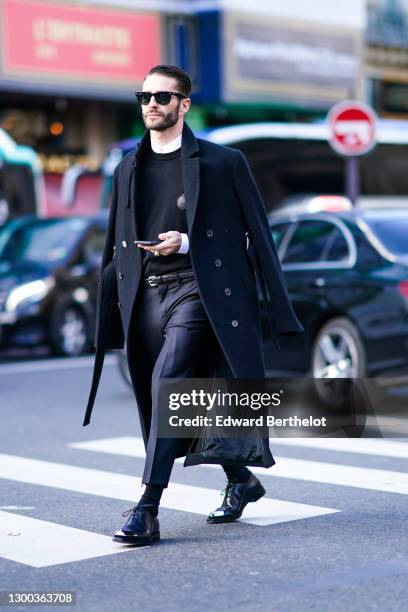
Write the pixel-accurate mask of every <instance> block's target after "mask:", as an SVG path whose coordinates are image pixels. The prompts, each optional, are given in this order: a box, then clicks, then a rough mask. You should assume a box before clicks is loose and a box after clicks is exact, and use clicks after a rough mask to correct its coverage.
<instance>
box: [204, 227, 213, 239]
mask: <svg viewBox="0 0 408 612" xmlns="http://www.w3.org/2000/svg"><path fill="white" fill-rule="evenodd" d="M206 234H207V236H208V238H212V237H213V236H214V230H212V229H208V230H207V231H206Z"/></svg>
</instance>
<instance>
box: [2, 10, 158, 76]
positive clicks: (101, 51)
mask: <svg viewBox="0 0 408 612" xmlns="http://www.w3.org/2000/svg"><path fill="white" fill-rule="evenodd" d="M0 5H1V7H2V14H1V24H2V28H3V31H2V32H1V33H0V39H1V46H2V57H3V73H4V74H5V75H10V76H12V77H26V78H27V79H30V80H37V79H41V80H44V79H47V80H48V79H53V80H55V79H58V80H59V81H65V82H67V81H71V82H72V81H75V82H85V84H86V83H89V84H92V83H94V84H95V83H105V84H106V85H107V87H109V88H115V87H123V85H124V84H132V85H134V84H135V83H137V82H140V81H141V80H142V78H143V77H144V75H145V74H146V72H147V70H148V69H149V68H151V67H152V66H154V65H155V64H159V63H160V62H161V59H162V49H161V27H160V17H159V15H157V14H153V13H135V12H131V11H123V10H112V9H102V8H93V7H89V6H78V5H77V4H76V5H70V4H64V3H58V4H57V3H52V2H50V3H48V2H37V1H36V0H2V2H1V3H0Z"/></svg>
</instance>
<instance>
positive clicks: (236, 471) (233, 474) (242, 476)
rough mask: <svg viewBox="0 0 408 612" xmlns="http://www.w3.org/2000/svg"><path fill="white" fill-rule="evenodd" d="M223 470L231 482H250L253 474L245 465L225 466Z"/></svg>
mask: <svg viewBox="0 0 408 612" xmlns="http://www.w3.org/2000/svg"><path fill="white" fill-rule="evenodd" d="M222 469H223V470H224V472H225V473H226V475H227V478H228V480H229V481H230V482H234V483H237V482H248V480H249V478H250V476H251V474H252V472H251V471H250V470H248V468H247V467H245V466H244V465H223V466H222Z"/></svg>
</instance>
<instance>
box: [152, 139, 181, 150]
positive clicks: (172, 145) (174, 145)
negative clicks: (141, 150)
mask: <svg viewBox="0 0 408 612" xmlns="http://www.w3.org/2000/svg"><path fill="white" fill-rule="evenodd" d="M181 137H182V134H180V136H177V138H174V139H173V140H171V141H170V142H168V143H167V144H165V145H162V146H157V145H153V142H152V141H151V140H150V145H151V147H152V150H153V151H154V152H155V153H172V152H173V151H177V149H179V148H180V147H181Z"/></svg>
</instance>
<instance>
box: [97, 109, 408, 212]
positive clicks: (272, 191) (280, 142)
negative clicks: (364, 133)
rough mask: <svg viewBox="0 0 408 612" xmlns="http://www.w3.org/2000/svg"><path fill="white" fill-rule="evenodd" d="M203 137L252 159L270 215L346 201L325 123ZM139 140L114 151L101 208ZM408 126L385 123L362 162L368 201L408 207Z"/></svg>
mask: <svg viewBox="0 0 408 612" xmlns="http://www.w3.org/2000/svg"><path fill="white" fill-rule="evenodd" d="M197 136H198V137H200V138H204V139H206V140H209V141H211V142H215V143H218V144H221V145H226V146H229V147H235V148H238V149H240V150H241V151H242V152H243V153H244V154H245V156H246V158H247V159H248V162H249V164H250V166H251V168H252V171H253V173H254V176H255V179H256V182H257V184H258V187H259V190H260V192H261V194H262V197H263V199H264V202H265V205H266V208H267V210H268V212H270V211H273V210H275V209H277V208H278V207H279V206H281V205H282V203H284V202H287V201H291V200H293V199H296V198H299V197H300V198H301V197H307V196H309V195H326V194H333V195H335V194H338V195H345V184H346V160H345V159H344V158H343V157H340V156H339V155H338V154H336V153H335V152H334V151H333V150H332V148H331V146H330V144H329V128H328V125H327V123H326V122H320V123H309V124H302V123H272V122H264V123H250V124H241V125H233V126H228V127H222V128H215V129H209V130H207V131H205V132H200V133H197ZM137 142H138V140H137V139H128V140H123V141H121V142H118V143H115V144H114V145H112V146H111V148H110V150H109V153H108V155H107V157H106V159H105V162H104V164H103V167H102V172H103V175H104V177H105V178H104V183H103V188H102V199H101V206H102V208H106V207H108V206H109V202H110V193H111V188H112V177H113V172H114V169H115V167H116V165H117V164H118V163H119V161H120V160H121V159H122V158H123V156H124V155H126V154H127V153H128V152H130V151H132V150H133V149H134V148H135V146H136V144H137ZM407 145H408V121H395V120H379V121H378V130H377V145H376V147H375V148H374V149H373V150H372V151H371V152H370V153H369V154H367V155H365V156H364V157H360V158H358V170H359V183H360V193H361V195H362V196H363V197H364V198H368V197H374V198H378V197H384V196H386V197H387V198H389V197H391V198H392V199H393V201H394V202H397V201H399V202H400V203H402V205H405V203H406V205H407V206H408V172H407V171H406V168H407V167H408V147H407Z"/></svg>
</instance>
